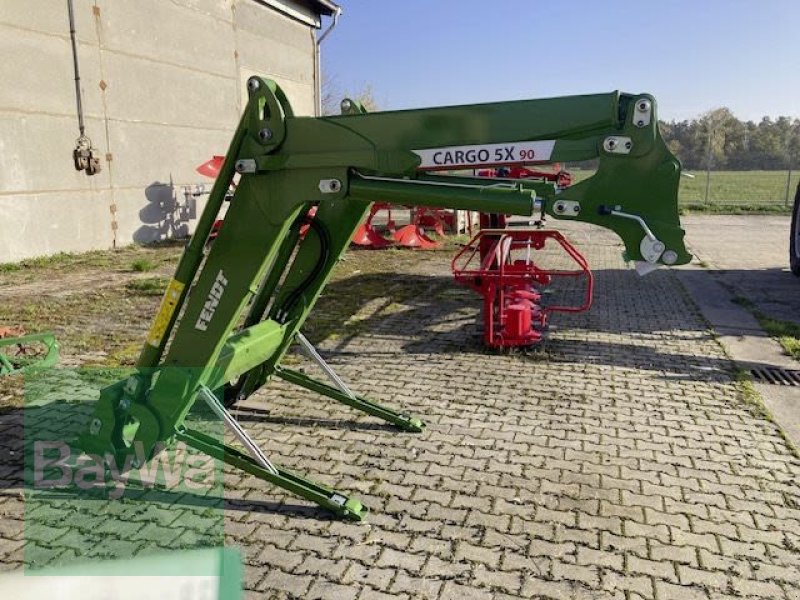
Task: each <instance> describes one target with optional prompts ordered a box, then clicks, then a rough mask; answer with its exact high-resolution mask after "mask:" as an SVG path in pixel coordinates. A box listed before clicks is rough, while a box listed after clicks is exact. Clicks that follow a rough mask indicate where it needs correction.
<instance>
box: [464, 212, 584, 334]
mask: <svg viewBox="0 0 800 600" xmlns="http://www.w3.org/2000/svg"><path fill="white" fill-rule="evenodd" d="M547 240H554V241H555V242H557V243H558V244H559V245H560V246H561V248H563V249H564V251H565V252H566V253H567V255H568V256H569V257H570V258H571V259H572V260H573V261H575V263H576V264H577V265H578V269H577V270H572V271H570V270H556V269H543V268H541V267H539V266H537V265H536V264H535V263H534V262H533V260H532V259H531V252H532V251H534V250H541V249H543V248H544V247H545V244H546V243H547ZM515 250H525V251H526V253H527V256H526V258H525V259H523V260H519V259H518V260H513V259H512V256H513V251H515ZM451 268H452V270H453V275H454V277H455V280H456V281H457V282H458V283H460V284H462V285H465V286H467V287H469V288H472V289H473V290H475V291H476V292H478V293H479V294H481V295H482V296H483V318H484V331H483V338H484V341H485V343H486V344H487V345H488V346H491V347H495V348H503V347H513V346H531V345H533V344H536V343H538V342H540V341H541V340H542V330H544V329H545V328H546V327H547V320H548V316H549V315H550V313H553V312H565V313H576V312H583V311H586V310H588V309H589V307H590V306H591V305H592V296H593V293H594V277H593V276H592V272H591V270H590V269H589V264H588V262H587V261H586V258H585V257H584V256H583V255H582V254H581V253H580V252H579V251H578V250H577V249H576V248H575V247H574V246H573V245H572V244H571V243H570V242H569V241H568V240H567V239H566V238H565V237H564V236H563V235H562V234H561V233H560V232H558V231H554V230H548V229H530V228H524V229H516V228H514V229H484V230H481V231H480V232H478V234H477V235H476V236H475V237H473V238H472V240H470V242H469V243H468V244H467V245H466V246H465V247H464V248H463V249H462V250H461V251H460V252H459V253H458V254H456V256H455V257H454V258H453V261H452V263H451ZM581 276H585V277H586V293H585V297H584V302H583V304H581V305H580V306H563V305H553V306H542V305H541V304H540V302H541V290H542V289H543V288H544V287H546V286H547V285H549V284H550V283H551V282H552V279H553V278H554V277H581Z"/></svg>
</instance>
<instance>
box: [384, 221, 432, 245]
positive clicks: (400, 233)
mask: <svg viewBox="0 0 800 600" xmlns="http://www.w3.org/2000/svg"><path fill="white" fill-rule="evenodd" d="M394 241H395V242H397V243H398V244H399V245H400V246H404V247H406V248H419V249H421V250H433V249H434V248H438V247H439V246H440V244H439V242H435V241H433V240H432V239H431V238H429V237H428V236H427V235H425V230H424V229H423V228H422V227H420V226H419V225H417V224H416V223H411V224H410V225H406V226H405V227H401V228H400V229H398V230H397V231H395V233H394Z"/></svg>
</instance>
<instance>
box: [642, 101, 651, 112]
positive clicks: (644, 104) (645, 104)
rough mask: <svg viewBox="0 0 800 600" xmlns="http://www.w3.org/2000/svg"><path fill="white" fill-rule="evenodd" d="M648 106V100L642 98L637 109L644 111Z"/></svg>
mask: <svg viewBox="0 0 800 600" xmlns="http://www.w3.org/2000/svg"><path fill="white" fill-rule="evenodd" d="M648 108H650V106H649V105H648V102H647V101H646V100H642V101H641V102H639V110H640V111H642V112H644V111H646V110H647V109H648Z"/></svg>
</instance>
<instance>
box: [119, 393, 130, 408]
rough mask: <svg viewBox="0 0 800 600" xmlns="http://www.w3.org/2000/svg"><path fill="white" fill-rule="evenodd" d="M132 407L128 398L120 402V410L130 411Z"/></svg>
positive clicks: (124, 397)
mask: <svg viewBox="0 0 800 600" xmlns="http://www.w3.org/2000/svg"><path fill="white" fill-rule="evenodd" d="M130 407H131V399H130V398H128V397H127V396H123V397H122V400H120V401H119V408H120V410H128V409H129V408H130Z"/></svg>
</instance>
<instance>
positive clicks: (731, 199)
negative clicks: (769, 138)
mask: <svg viewBox="0 0 800 600" xmlns="http://www.w3.org/2000/svg"><path fill="white" fill-rule="evenodd" d="M570 172H571V173H572V174H573V176H574V177H575V178H576V180H577V181H581V180H583V179H586V178H587V177H590V176H591V175H592V174H593V173H594V171H588V170H581V169H570ZM692 174H693V175H694V176H695V177H694V178H693V179H691V178H689V177H681V187H680V191H679V192H678V201H679V203H680V205H681V207H682V208H684V209H688V210H691V211H710V212H728V211H730V212H750V211H769V212H780V211H784V210H791V205H792V201H793V199H794V192H795V189H796V188H797V183H798V181H800V173H799V172H797V171H793V172H792V179H791V183H790V188H789V190H790V192H789V202H788V208H785V206H786V202H785V198H786V178H787V172H786V171H712V172H711V185H710V187H709V201H708V203H707V204H706V203H705V202H704V197H705V189H706V174H705V172H704V171H701V172H693V173H692Z"/></svg>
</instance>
